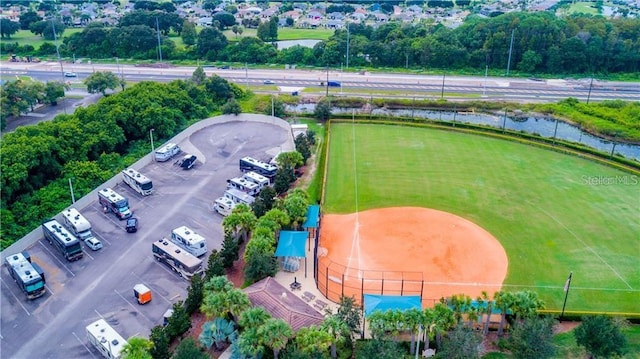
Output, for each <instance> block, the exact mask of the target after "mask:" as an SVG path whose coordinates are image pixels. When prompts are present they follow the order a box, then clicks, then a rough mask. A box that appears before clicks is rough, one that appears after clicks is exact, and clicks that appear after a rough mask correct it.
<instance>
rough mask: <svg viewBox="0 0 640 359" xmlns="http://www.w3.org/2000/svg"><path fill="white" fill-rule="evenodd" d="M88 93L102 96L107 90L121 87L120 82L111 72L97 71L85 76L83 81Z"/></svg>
mask: <svg viewBox="0 0 640 359" xmlns="http://www.w3.org/2000/svg"><path fill="white" fill-rule="evenodd" d="M84 83H85V85H87V91H88V92H89V93H98V92H100V93H102V95H103V96H104V95H105V94H106V91H107V89H110V90H113V89H115V88H116V87H118V86H120V85H121V83H122V82H121V80H120V79H119V78H118V77H117V76H116V75H115V74H114V73H113V72H111V71H104V72H102V71H97V72H94V73H93V74H91V75H89V76H87V78H86V79H85V80H84Z"/></svg>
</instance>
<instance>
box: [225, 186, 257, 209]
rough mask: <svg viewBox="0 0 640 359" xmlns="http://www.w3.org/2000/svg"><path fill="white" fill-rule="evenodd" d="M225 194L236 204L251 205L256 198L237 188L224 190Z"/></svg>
mask: <svg viewBox="0 0 640 359" xmlns="http://www.w3.org/2000/svg"><path fill="white" fill-rule="evenodd" d="M224 196H225V197H226V198H228V199H230V200H232V201H233V202H234V203H235V204H240V203H243V204H246V205H247V206H250V205H251V203H253V202H254V201H255V200H256V199H255V198H254V197H253V196H251V195H250V194H248V193H246V192H242V191H240V190H237V189H235V188H232V189H228V190H226V191H224Z"/></svg>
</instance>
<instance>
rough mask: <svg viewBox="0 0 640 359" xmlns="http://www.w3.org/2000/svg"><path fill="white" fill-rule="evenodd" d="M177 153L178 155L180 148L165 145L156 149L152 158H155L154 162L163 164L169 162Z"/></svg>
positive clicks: (173, 144) (169, 144)
mask: <svg viewBox="0 0 640 359" xmlns="http://www.w3.org/2000/svg"><path fill="white" fill-rule="evenodd" d="M178 153H180V146H178V145H176V144H175V143H167V144H166V145H164V146H162V147H160V148H158V149H157V150H156V152H155V154H154V156H155V157H156V161H158V162H164V161H168V160H170V159H171V158H172V157H173V156H175V155H177V154H178Z"/></svg>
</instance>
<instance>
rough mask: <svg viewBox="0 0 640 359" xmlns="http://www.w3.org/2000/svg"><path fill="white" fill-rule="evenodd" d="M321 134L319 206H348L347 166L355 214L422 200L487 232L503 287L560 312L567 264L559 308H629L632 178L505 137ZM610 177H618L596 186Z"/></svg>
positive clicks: (375, 131) (634, 268)
mask: <svg viewBox="0 0 640 359" xmlns="http://www.w3.org/2000/svg"><path fill="white" fill-rule="evenodd" d="M353 131H355V136H354V132H353ZM354 137H355V159H356V161H355V163H354V142H353V138H354ZM329 141H330V142H329V145H330V151H329V157H328V164H327V166H328V173H327V181H326V192H325V205H324V212H325V213H351V212H353V211H355V210H356V208H355V200H354V199H355V185H354V183H355V176H354V175H355V173H356V171H357V187H358V203H359V208H358V210H361V211H362V210H366V209H371V208H382V207H391V206H420V207H429V208H435V209H439V210H443V211H447V212H451V213H454V214H457V215H459V216H461V217H463V218H466V219H468V220H471V221H473V222H475V223H476V224H478V225H480V226H482V227H483V228H485V229H486V230H488V231H489V232H491V233H492V234H493V235H494V236H495V237H496V238H497V239H498V240H499V241H500V242H501V243H502V245H503V246H504V248H505V250H506V252H507V255H508V258H509V270H508V275H507V278H506V280H505V284H507V288H508V289H510V290H524V289H532V290H535V291H537V292H538V293H539V294H540V295H541V297H542V298H543V299H544V300H545V302H546V303H547V308H548V309H561V308H562V300H563V298H564V292H563V285H564V283H565V280H566V278H567V276H568V274H569V272H571V271H573V281H572V288H571V292H570V295H569V299H568V302H567V311H575V310H583V311H606V312H635V313H637V312H638V298H639V297H640V267H639V266H638V262H639V261H640V244H639V241H638V233H640V221H638V218H639V214H640V210H639V205H638V204H639V203H640V184H638V182H639V181H640V178H638V177H637V176H633V175H630V174H627V173H624V172H621V171H618V170H615V169H612V168H609V167H605V166H602V165H600V164H598V163H595V162H591V161H588V160H585V159H581V158H578V157H574V156H569V155H563V154H559V153H556V152H553V151H548V150H544V149H541V148H538V147H531V146H527V145H524V144H520V143H515V142H511V141H506V140H499V139H494V138H487V137H483V136H479V135H469V134H461V133H456V132H447V131H441V130H435V129H426V128H417V127H409V126H399V125H398V126H394V125H371V124H360V125H355V126H354V125H352V124H351V123H343V124H334V125H333V126H332V127H331V134H330V139H329ZM354 169H355V170H356V171H354ZM616 179H623V180H626V181H628V182H627V184H626V185H625V184H616V183H613V184H610V183H606V181H616ZM589 181H591V182H589ZM478 270H482V269H481V268H478Z"/></svg>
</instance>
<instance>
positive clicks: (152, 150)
mask: <svg viewBox="0 0 640 359" xmlns="http://www.w3.org/2000/svg"><path fill="white" fill-rule="evenodd" d="M153 131H154V129H153V128H152V129H150V130H149V138H150V139H151V156H153V160H154V161H155V160H156V156H155V155H154V152H155V151H156V150H155V148H153Z"/></svg>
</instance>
